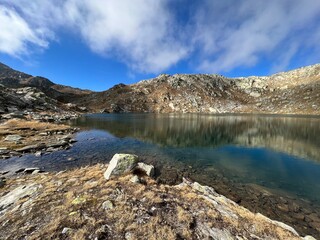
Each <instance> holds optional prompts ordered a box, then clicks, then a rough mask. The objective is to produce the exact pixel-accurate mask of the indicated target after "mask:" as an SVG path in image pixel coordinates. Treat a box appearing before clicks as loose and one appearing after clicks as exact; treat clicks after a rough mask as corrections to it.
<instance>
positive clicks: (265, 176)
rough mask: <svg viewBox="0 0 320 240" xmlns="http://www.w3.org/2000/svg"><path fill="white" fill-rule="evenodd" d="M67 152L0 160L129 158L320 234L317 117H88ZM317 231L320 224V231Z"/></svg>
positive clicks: (54, 166)
mask: <svg viewBox="0 0 320 240" xmlns="http://www.w3.org/2000/svg"><path fill="white" fill-rule="evenodd" d="M69 124H71V125H72V126H75V127H80V128H81V131H80V132H78V133H77V134H76V136H75V139H76V140H77V142H76V143H75V144H74V146H73V147H72V148H70V149H69V150H64V151H57V152H53V153H50V154H44V155H42V156H39V157H37V156H35V155H32V154H30V155H25V156H23V157H20V158H11V159H7V160H2V161H0V169H2V170H12V169H19V168H23V167H39V168H41V169H42V170H45V171H61V170H65V169H70V168H75V167H81V166H85V165H92V164H95V163H108V161H110V159H111V158H112V156H113V155H114V154H115V153H132V154H136V155H138V156H139V158H140V159H141V160H142V161H144V162H146V163H150V164H153V165H154V166H155V168H156V178H157V180H158V181H159V182H160V183H166V184H177V183H179V182H181V179H182V177H186V178H190V179H192V180H194V181H198V182H199V183H201V184H204V185H208V186H211V187H213V188H214V189H215V190H216V191H217V192H218V193H221V194H223V195H225V196H226V197H228V198H230V199H232V200H234V201H235V202H237V203H239V204H240V205H243V206H244V207H247V208H249V209H250V210H252V211H255V212H261V213H263V214H265V215H267V216H269V217H271V218H273V219H275V220H280V221H283V222H286V223H288V224H289V225H291V226H293V227H295V228H296V229H297V230H298V231H300V232H301V231H302V232H308V233H311V234H312V233H313V234H314V236H315V237H316V236H317V235H318V236H319V232H317V230H316V229H317V226H312V223H317V221H318V220H319V222H320V117H317V116H294V115H292V116H283V115H249V114H246V115H230V114H226V115H212V114H150V113H146V114H133V113H124V114H89V115H84V116H82V117H80V118H78V119H76V120H74V121H72V122H69ZM319 229H320V226H319Z"/></svg>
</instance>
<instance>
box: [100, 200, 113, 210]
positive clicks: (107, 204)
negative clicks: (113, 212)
mask: <svg viewBox="0 0 320 240" xmlns="http://www.w3.org/2000/svg"><path fill="white" fill-rule="evenodd" d="M102 208H103V209H104V210H109V209H113V208H114V205H113V203H112V202H111V201H110V200H107V201H104V202H103V203H102Z"/></svg>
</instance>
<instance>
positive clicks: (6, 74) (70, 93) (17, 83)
mask: <svg viewBox="0 0 320 240" xmlns="http://www.w3.org/2000/svg"><path fill="white" fill-rule="evenodd" d="M0 84H1V85H3V86H4V87H7V88H23V87H34V88H37V89H38V90H40V91H42V92H43V93H45V94H46V95H47V96H48V97H50V98H53V99H55V100H57V101H59V102H62V103H70V102H73V101H77V100H78V99H79V98H81V97H82V96H85V95H88V94H90V93H92V92H91V91H89V90H82V89H79V88H72V87H69V86H64V85H59V84H55V83H53V82H51V81H50V80H49V79H46V78H44V77H34V76H31V75H28V74H25V73H22V72H19V71H16V70H14V69H12V68H10V67H8V66H6V65H4V64H2V63H0Z"/></svg>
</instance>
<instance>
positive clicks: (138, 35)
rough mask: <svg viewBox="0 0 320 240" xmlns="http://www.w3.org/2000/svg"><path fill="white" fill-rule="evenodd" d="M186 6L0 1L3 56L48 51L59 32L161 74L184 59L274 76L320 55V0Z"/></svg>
mask: <svg viewBox="0 0 320 240" xmlns="http://www.w3.org/2000/svg"><path fill="white" fill-rule="evenodd" d="M180 2H181V4H184V1H180ZM191 6H192V9H190V11H189V12H190V13H192V14H190V15H186V16H180V15H179V14H177V11H176V10H175V9H173V8H171V7H170V1H169V0H163V1H152V0H136V1H131V0H122V1H118V0H108V1H103V0H56V1H50V0H33V1H30V0H16V1H11V0H0V29H1V34H0V52H3V53H6V54H9V55H12V56H15V57H20V56H23V55H28V54H30V53H32V52H33V49H46V48H48V47H49V43H50V42H51V41H54V40H58V39H59V33H60V29H64V30H67V31H71V32H73V33H74V34H77V35H78V36H79V38H81V39H82V41H84V42H85V43H86V44H87V46H88V47H89V48H90V49H91V50H92V51H93V52H95V53H97V54H100V55H103V56H105V57H109V58H116V59H117V60H120V61H122V62H123V63H125V64H126V65H127V66H129V68H130V71H132V72H146V73H159V72H162V71H164V70H165V69H168V68H170V67H172V66H174V65H175V64H177V63H178V62H179V61H181V60H190V61H192V62H196V65H197V68H198V70H199V71H205V72H223V71H225V72H227V71H230V70H232V69H235V68H237V67H243V66H244V67H246V66H254V65H255V64H257V63H258V62H259V61H261V59H262V58H269V59H270V60H271V61H272V62H273V63H274V66H273V68H272V71H278V70H284V69H285V68H286V67H287V66H288V65H289V64H290V61H291V59H292V58H293V57H294V56H295V55H296V54H297V52H298V51H299V49H302V48H304V47H306V46H307V47H308V48H314V49H316V50H317V51H319V46H318V42H319V41H318V40H319V38H320V37H319V31H318V30H319V29H318V28H319V26H318V24H317V23H319V21H320V1H318V0H305V1H300V0H282V1H278V0H270V1H262V0H261V1H257V0H247V1H238V0H228V1H218V0H204V1H201V3H197V4H192V5H191ZM181 17H182V18H188V19H183V21H181V19H180V18H181ZM186 24H188V25H187V26H186ZM314 54H317V53H314ZM311 57H314V56H310V58H311Z"/></svg>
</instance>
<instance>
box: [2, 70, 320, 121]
mask: <svg viewBox="0 0 320 240" xmlns="http://www.w3.org/2000/svg"><path fill="white" fill-rule="evenodd" d="M0 84H2V85H3V86H4V87H7V88H21V87H35V88H37V89H38V90H40V91H42V92H44V93H45V94H46V95H47V96H48V97H50V98H52V99H55V100H57V101H58V102H61V103H63V104H69V103H70V104H75V105H77V106H79V107H81V108H82V109H84V108H85V109H87V110H88V111H89V112H117V113H119V112H158V113H161V112H164V113H169V112H182V113H183V112H203V113H277V114H316V115H318V114H320V106H319V105H320V87H319V86H320V64H315V65H310V66H306V67H301V68H298V69H293V70H290V71H287V72H279V73H276V74H273V75H270V76H249V77H236V78H228V77H224V76H222V75H218V74H174V75H168V74H160V75H159V76H157V77H155V78H151V79H146V80H141V81H139V82H137V83H134V84H130V85H125V84H117V85H115V86H113V87H112V88H110V89H107V90H105V91H101V92H94V91H90V90H82V89H79V88H73V87H69V86H64V85H59V84H55V83H53V82H52V81H50V80H49V79H46V78H44V77H34V76H31V75H28V74H25V73H23V72H19V71H16V70H14V69H12V68H10V67H9V66H7V65H4V64H0Z"/></svg>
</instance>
